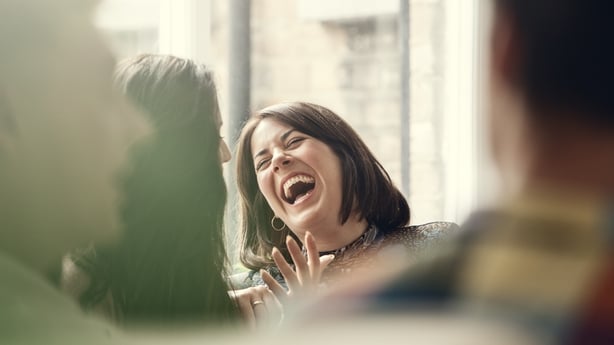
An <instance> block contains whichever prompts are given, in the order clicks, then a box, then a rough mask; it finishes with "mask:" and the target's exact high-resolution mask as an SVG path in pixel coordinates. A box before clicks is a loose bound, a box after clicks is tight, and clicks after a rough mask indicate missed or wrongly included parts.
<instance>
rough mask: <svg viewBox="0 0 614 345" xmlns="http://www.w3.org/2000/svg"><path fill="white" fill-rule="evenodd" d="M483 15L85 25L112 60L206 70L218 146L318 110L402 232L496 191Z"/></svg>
mask: <svg viewBox="0 0 614 345" xmlns="http://www.w3.org/2000/svg"><path fill="white" fill-rule="evenodd" d="M489 10H490V8H489V2H488V1H483V0H465V1H457V0H411V1H410V0H377V1H372V0H251V1H250V0H103V1H102V2H101V6H100V7H99V10H98V13H97V18H96V22H97V24H98V25H99V27H100V28H101V29H103V31H104V32H105V33H106V34H107V35H108V38H109V41H110V43H111V45H112V47H113V49H114V50H115V53H116V55H117V57H118V58H120V59H121V58H123V57H127V56H131V55H134V54H137V53H144V52H147V53H156V52H159V53H170V54H174V55H178V56H181V57H187V58H192V59H195V60H197V61H199V62H202V63H206V64H208V65H209V66H211V67H212V68H213V69H214V70H215V72H216V80H217V83H218V94H219V97H220V103H221V108H222V114H223V115H222V116H223V118H224V127H223V129H222V130H223V132H224V134H225V136H226V139H227V141H228V142H229V143H230V144H231V146H232V141H233V139H234V138H235V136H236V133H237V131H238V129H239V127H240V125H241V123H242V121H243V120H244V118H245V117H246V116H248V115H249V112H250V111H253V110H257V109H259V108H262V107H264V106H267V105H269V104H271V103H274V102H278V101H284V100H305V101H311V102H315V103H320V104H322V105H325V106H327V107H329V108H331V109H332V110H334V111H335V112H337V113H338V114H340V115H341V116H342V117H343V118H344V119H346V120H347V121H348V122H349V123H350V124H351V125H352V126H353V127H354V128H355V129H356V130H357V131H358V133H359V134H360V135H361V136H362V138H363V139H364V140H365V142H366V143H367V145H368V146H369V147H370V148H371V149H372V150H373V152H374V153H375V155H376V157H377V158H378V159H379V160H380V161H381V163H382V164H383V165H384V167H385V168H386V169H387V170H388V172H389V173H390V175H391V177H392V179H393V180H394V182H395V183H396V184H397V186H399V188H400V189H401V190H402V191H403V193H404V194H405V195H406V197H408V199H409V202H410V207H411V209H412V221H411V222H412V223H414V224H417V223H425V222H429V221H435V220H446V221H454V222H457V223H461V222H462V221H463V220H464V219H465V218H466V217H467V215H468V213H469V212H470V210H472V209H474V208H475V207H477V206H480V205H482V204H484V203H488V202H490V201H491V200H492V199H494V198H495V197H496V196H497V190H498V183H497V179H496V174H495V172H494V171H493V168H492V163H491V162H490V160H489V156H488V152H487V151H486V149H485V147H487V142H486V141H487V137H486V134H485V133H486V132H485V129H486V128H485V127H486V124H485V123H484V121H483V117H484V114H483V113H484V111H483V109H484V105H483V100H484V99H485V98H486V95H485V94H484V93H485V92H486V90H485V87H484V82H485V79H486V78H487V76H486V75H484V71H487V68H486V64H487V63H488V61H486V59H485V56H486V54H485V52H484V49H485V47H486V43H487V39H488V37H485V32H487V31H488V30H487V26H488V25H489V17H490V15H489ZM232 169H233V166H232V164H231V165H230V166H228V167H227V170H228V171H227V177H228V181H229V182H228V184H229V187H230V188H229V191H230V202H229V205H230V207H229V211H228V217H227V226H228V227H229V230H230V231H231V233H232V230H233V229H235V228H236V226H237V224H236V218H237V215H238V210H236V209H235V208H233V207H236V206H235V205H236V202H234V201H233V200H234V199H233V198H234V194H233V193H234V191H233V189H232V185H233V183H234V182H233V176H232V175H233V174H232V173H231V172H232V171H231V170H232ZM230 247H232V246H230Z"/></svg>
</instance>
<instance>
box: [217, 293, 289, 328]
mask: <svg viewBox="0 0 614 345" xmlns="http://www.w3.org/2000/svg"><path fill="white" fill-rule="evenodd" d="M228 295H229V296H230V298H231V299H232V300H234V301H235V302H236V303H237V305H238V306H239V310H240V311H241V315H242V316H243V319H244V320H245V321H246V323H247V325H248V327H250V328H252V329H254V328H257V327H262V326H267V325H277V324H279V322H280V321H281V319H282V316H283V307H282V305H281V303H279V300H278V299H277V297H275V295H274V294H273V292H272V291H271V290H269V289H268V288H267V287H266V286H256V287H250V288H247V289H241V290H231V291H228Z"/></svg>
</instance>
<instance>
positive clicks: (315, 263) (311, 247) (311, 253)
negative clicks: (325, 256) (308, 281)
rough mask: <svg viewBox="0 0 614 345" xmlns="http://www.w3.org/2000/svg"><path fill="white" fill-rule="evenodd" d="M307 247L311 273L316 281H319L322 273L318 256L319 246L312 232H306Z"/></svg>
mask: <svg viewBox="0 0 614 345" xmlns="http://www.w3.org/2000/svg"><path fill="white" fill-rule="evenodd" d="M305 248H306V249H307V264H308V265H309V274H310V275H311V277H312V278H314V280H315V281H318V280H319V279H315V278H318V277H319V275H320V258H319V257H318V254H319V253H318V246H317V245H316V241H315V238H314V237H313V235H312V234H311V232H309V231H307V233H306V234H305Z"/></svg>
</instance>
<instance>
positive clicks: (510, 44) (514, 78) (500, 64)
mask: <svg viewBox="0 0 614 345" xmlns="http://www.w3.org/2000/svg"><path fill="white" fill-rule="evenodd" d="M490 47H491V52H490V54H491V62H490V63H491V69H492V71H491V72H492V73H493V74H494V75H495V77H496V78H501V79H502V81H503V82H505V83H509V84H516V83H517V82H518V80H519V77H520V64H521V63H522V61H521V56H522V51H521V50H522V47H521V45H520V37H519V33H518V24H517V21H516V20H515V18H513V17H512V16H511V15H510V13H508V12H507V11H506V10H505V9H502V8H498V9H496V10H495V13H494V21H493V28H492V36H491V44H490Z"/></svg>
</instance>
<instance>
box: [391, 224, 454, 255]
mask: <svg viewBox="0 0 614 345" xmlns="http://www.w3.org/2000/svg"><path fill="white" fill-rule="evenodd" d="M458 230H459V226H458V225H457V224H456V223H452V222H443V221H438V222H430V223H425V224H419V225H406V226H401V227H398V228H395V229H392V230H391V231H389V232H387V233H386V235H385V241H386V242H388V243H397V244H398V243H402V244H404V245H406V246H408V247H411V248H413V249H420V248H423V247H427V246H431V245H432V244H434V243H437V242H439V241H441V240H444V239H446V238H448V237H449V236H451V235H452V234H454V233H456V232H458Z"/></svg>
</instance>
